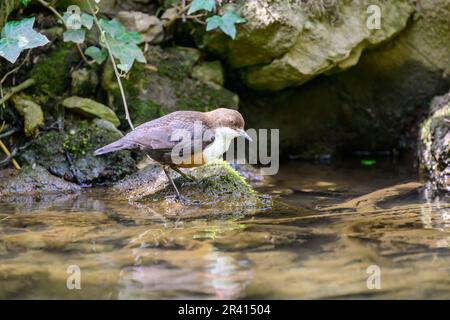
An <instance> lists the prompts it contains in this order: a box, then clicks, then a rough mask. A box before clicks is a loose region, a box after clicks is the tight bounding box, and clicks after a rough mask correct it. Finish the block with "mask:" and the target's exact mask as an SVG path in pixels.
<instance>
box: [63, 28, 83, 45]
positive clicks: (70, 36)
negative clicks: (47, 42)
mask: <svg viewBox="0 0 450 320" xmlns="http://www.w3.org/2000/svg"><path fill="white" fill-rule="evenodd" d="M63 37H64V42H74V43H78V44H81V43H83V42H84V39H85V37H86V32H85V31H84V30H83V29H69V30H67V31H66V32H64V33H63Z"/></svg>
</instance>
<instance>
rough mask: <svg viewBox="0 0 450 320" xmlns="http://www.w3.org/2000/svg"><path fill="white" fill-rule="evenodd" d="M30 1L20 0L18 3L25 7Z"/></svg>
mask: <svg viewBox="0 0 450 320" xmlns="http://www.w3.org/2000/svg"><path fill="white" fill-rule="evenodd" d="M30 2H31V0H20V3H21V4H23V5H24V6H25V7H26V6H27V5H29V4H30Z"/></svg>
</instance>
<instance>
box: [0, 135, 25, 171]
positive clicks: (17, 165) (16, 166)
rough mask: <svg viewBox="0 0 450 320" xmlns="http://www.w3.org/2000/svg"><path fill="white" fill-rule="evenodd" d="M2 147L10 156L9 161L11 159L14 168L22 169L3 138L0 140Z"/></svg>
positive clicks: (0, 146)
mask: <svg viewBox="0 0 450 320" xmlns="http://www.w3.org/2000/svg"><path fill="white" fill-rule="evenodd" d="M0 149H2V150H3V152H4V153H5V154H6V156H7V157H8V158H7V160H8V161H9V160H10V159H11V161H12V163H13V165H14V168H16V170H20V169H21V168H20V165H19V164H18V163H17V161H16V159H14V158H13V155H11V152H9V150H8V148H7V147H6V146H5V144H4V143H3V141H2V140H0Z"/></svg>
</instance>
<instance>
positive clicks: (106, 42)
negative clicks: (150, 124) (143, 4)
mask: <svg viewBox="0 0 450 320" xmlns="http://www.w3.org/2000/svg"><path fill="white" fill-rule="evenodd" d="M86 2H87V4H88V6H89V9H90V10H91V13H92V15H93V17H94V21H95V24H96V25H97V28H98V29H99V30H100V34H101V37H102V39H103V41H104V42H105V44H106V49H108V54H109V59H110V60H111V63H112V65H113V68H114V73H115V75H116V78H117V83H118V84H119V90H120V95H121V96H122V101H123V107H124V109H125V118H126V119H127V121H128V124H129V125H130V127H131V129H132V130H134V125H133V122H132V121H131V118H130V113H129V112H128V104H127V99H126V96H125V90H124V89H123V85H122V80H121V79H120V73H119V70H118V69H117V65H116V62H115V60H114V56H113V54H112V50H111V47H110V46H109V43H108V40H107V39H106V34H105V31H104V30H103V29H102V27H101V26H100V22H99V21H98V18H97V14H96V13H95V11H94V8H93V7H92V5H91V1H90V0H87V1H86Z"/></svg>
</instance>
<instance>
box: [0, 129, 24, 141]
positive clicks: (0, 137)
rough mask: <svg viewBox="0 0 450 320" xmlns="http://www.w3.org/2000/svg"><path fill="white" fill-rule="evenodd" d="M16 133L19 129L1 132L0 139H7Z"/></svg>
mask: <svg viewBox="0 0 450 320" xmlns="http://www.w3.org/2000/svg"><path fill="white" fill-rule="evenodd" d="M17 131H19V129H18V128H13V129H11V130H9V131H6V132H3V133H0V139H3V138H6V137H9V136H10V135H12V134H14V133H16V132H17ZM0 132H1V131H0Z"/></svg>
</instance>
